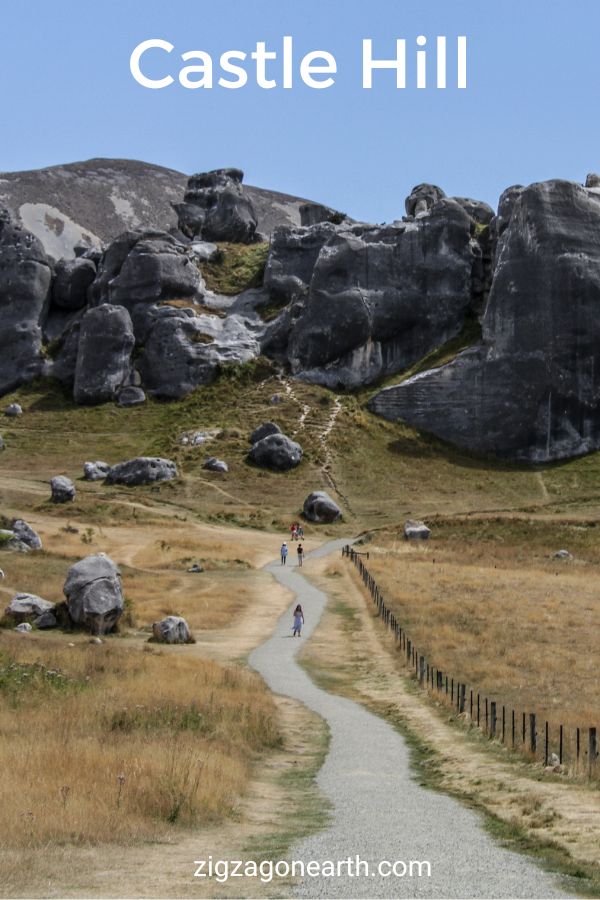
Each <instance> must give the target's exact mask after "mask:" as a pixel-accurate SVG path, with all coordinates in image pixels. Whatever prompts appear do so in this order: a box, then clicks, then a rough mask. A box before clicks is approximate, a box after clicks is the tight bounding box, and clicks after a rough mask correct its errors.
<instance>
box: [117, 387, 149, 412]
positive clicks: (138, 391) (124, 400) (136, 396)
mask: <svg viewBox="0 0 600 900" xmlns="http://www.w3.org/2000/svg"><path fill="white" fill-rule="evenodd" d="M145 402H146V394H145V392H144V390H143V389H142V388H141V387H138V386H137V385H135V384H129V385H127V386H126V387H124V388H121V390H120V391H119V395H118V397H117V403H118V405H119V406H127V407H130V406H142V405H143V404H144V403H145Z"/></svg>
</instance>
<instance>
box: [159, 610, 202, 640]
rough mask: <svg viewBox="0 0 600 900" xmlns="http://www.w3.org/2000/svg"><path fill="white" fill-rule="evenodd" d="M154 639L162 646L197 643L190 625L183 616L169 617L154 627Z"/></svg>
mask: <svg viewBox="0 0 600 900" xmlns="http://www.w3.org/2000/svg"><path fill="white" fill-rule="evenodd" d="M152 637H153V638H154V640H155V641H158V642H159V643H161V644H193V643H195V641H194V638H193V636H192V633H191V631H190V628H189V625H188V623H187V622H186V620H185V619H184V618H182V617H181V616H167V617H166V618H165V619H162V620H161V621H160V622H155V623H154V624H153V626H152Z"/></svg>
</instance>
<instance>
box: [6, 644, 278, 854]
mask: <svg viewBox="0 0 600 900" xmlns="http://www.w3.org/2000/svg"><path fill="white" fill-rule="evenodd" d="M165 663H166V660H165V658H164V657H163V656H162V654H160V653H157V652H155V651H151V652H145V653H139V652H135V651H134V652H132V651H131V650H130V651H129V652H125V651H124V650H122V649H121V648H118V647H116V646H115V645H114V642H113V643H111V644H105V645H102V646H96V645H89V644H77V645H76V646H75V647H66V646H64V645H63V646H59V645H57V644H56V642H54V641H52V642H51V641H47V642H43V641H41V640H38V641H37V642H36V643H35V645H33V644H32V643H29V642H24V641H23V640H22V639H21V640H19V638H18V637H16V636H13V635H5V636H4V637H3V639H2V652H1V654H0V756H1V757H2V760H3V765H2V767H1V769H0V794H1V795H2V798H3V802H2V804H1V806H0V833H2V835H3V842H4V844H5V846H7V847H8V846H10V847H16V848H18V847H26V846H31V847H35V846H42V845H46V844H48V843H65V842H66V843H87V842H93V843H98V842H104V841H106V842H118V843H121V844H128V843H133V842H137V841H141V840H147V839H156V838H159V837H161V836H164V835H165V832H166V830H167V829H168V828H169V827H173V826H175V825H183V826H189V825H194V824H201V823H206V822H212V821H216V820H218V819H221V818H223V817H226V816H231V815H233V814H234V813H235V810H236V807H237V804H238V800H239V797H240V795H241V793H242V792H243V789H244V786H245V783H246V780H247V777H248V771H249V768H250V765H251V763H252V761H253V759H254V758H255V757H256V754H257V753H260V752H261V751H264V750H265V749H268V748H272V747H275V746H278V744H279V741H280V736H279V732H278V728H277V724H276V710H275V705H274V703H273V701H272V699H271V697H270V695H269V694H268V692H267V690H266V688H264V686H263V685H262V683H261V682H260V680H259V679H258V678H256V677H254V676H253V675H252V674H250V673H247V672H244V671H242V670H239V669H231V668H224V667H222V666H219V665H217V664H216V663H212V662H209V661H207V660H201V659H198V658H190V657H176V656H174V655H170V656H169V660H168V665H165Z"/></svg>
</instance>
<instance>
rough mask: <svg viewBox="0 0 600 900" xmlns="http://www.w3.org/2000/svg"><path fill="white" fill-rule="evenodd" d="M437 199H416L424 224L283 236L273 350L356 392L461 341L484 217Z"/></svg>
mask: <svg viewBox="0 0 600 900" xmlns="http://www.w3.org/2000/svg"><path fill="white" fill-rule="evenodd" d="M435 196H437V195H432V196H430V195H429V194H427V195H426V196H424V197H423V198H421V199H418V200H414V198H413V200H414V203H413V201H411V203H410V204H408V206H409V208H411V209H414V210H418V214H417V215H416V217H415V218H411V219H410V220H406V221H404V222H397V223H394V224H393V225H389V226H382V227H373V226H366V225H359V224H352V223H347V224H342V225H340V226H335V225H333V224H331V223H324V224H320V225H315V226H314V227H312V228H307V229H285V230H284V229H279V230H277V231H276V232H275V235H274V238H273V241H272V244H271V252H270V254H269V259H268V262H267V267H266V272H265V286H266V288H267V289H268V290H269V292H270V294H271V297H272V301H273V302H274V303H280V304H281V305H282V306H283V307H285V309H284V311H283V313H282V314H281V316H280V317H279V319H278V320H277V321H276V322H275V323H274V324H273V325H272V326H271V327H270V330H269V332H268V334H267V336H266V338H265V342H264V346H265V348H266V350H267V352H269V353H271V354H273V355H274V356H276V358H281V359H285V360H287V362H288V363H289V364H290V366H291V370H292V372H293V373H294V374H295V375H297V377H298V378H300V379H302V380H305V381H312V382H316V383H319V384H323V385H326V386H329V387H332V388H335V389H340V388H341V389H348V388H356V387H359V386H360V385H363V384H366V383H369V382H372V381H375V380H376V379H378V378H381V377H383V376H387V375H390V374H393V373H395V372H398V371H400V370H402V369H404V368H406V367H408V366H410V365H412V364H413V363H415V362H416V361H418V360H419V359H421V358H422V357H423V356H425V355H426V354H427V353H429V352H430V351H431V350H433V349H434V348H436V347H439V346H440V345H441V344H443V343H445V342H446V341H448V340H450V339H451V338H453V337H455V336H456V335H457V334H458V333H459V332H460V331H461V329H462V328H463V325H464V323H465V319H466V317H467V315H468V314H469V313H472V312H473V309H474V306H475V305H476V302H477V294H478V293H479V292H480V284H479V283H478V285H477V290H475V289H474V281H475V279H476V278H478V279H479V282H481V280H482V278H483V275H484V272H483V252H482V249H481V246H480V244H479V243H478V241H477V240H476V239H475V237H474V231H475V225H476V223H475V220H474V219H473V218H471V216H470V215H469V214H468V212H467V211H466V210H465V209H464V208H463V206H461V204H460V203H458V202H456V201H454V200H449V199H444V198H441V199H440V198H438V199H437V200H435ZM426 201H427V202H426ZM429 201H431V206H428V205H427V203H428V202H429Z"/></svg>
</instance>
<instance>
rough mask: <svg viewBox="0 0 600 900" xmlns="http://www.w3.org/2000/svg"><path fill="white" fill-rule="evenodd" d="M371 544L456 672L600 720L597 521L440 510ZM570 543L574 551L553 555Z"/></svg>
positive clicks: (415, 623)
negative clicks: (414, 533) (446, 516)
mask: <svg viewBox="0 0 600 900" xmlns="http://www.w3.org/2000/svg"><path fill="white" fill-rule="evenodd" d="M430 524H431V525H432V529H433V531H432V538H431V540H430V541H429V542H428V544H421V545H409V544H407V543H406V542H405V541H403V540H402V537H401V532H400V530H398V531H395V532H392V531H386V532H385V533H381V534H379V535H376V536H375V537H374V540H373V541H372V542H370V543H369V547H368V549H369V552H370V554H371V556H370V559H369V561H368V567H369V570H370V571H371V572H372V574H373V575H374V576H375V578H376V580H377V582H378V584H379V586H380V587H381V589H382V591H383V594H384V596H385V600H386V603H387V605H388V606H389V607H390V608H391V609H392V611H393V612H394V613H395V614H396V616H397V618H398V619H399V621H400V622H401V624H402V625H403V626H404V627H406V629H407V631H408V632H409V634H410V636H411V638H412V639H413V641H414V642H415V643H416V646H417V647H418V648H419V651H420V652H421V653H423V654H425V655H426V656H427V658H428V659H429V660H430V661H431V662H432V663H433V664H434V665H435V666H436V667H438V668H440V669H442V670H443V671H447V672H448V674H451V675H453V676H454V678H456V679H458V680H460V681H464V682H466V683H467V684H468V685H470V686H473V687H476V688H477V689H480V690H481V691H482V692H483V693H485V694H486V695H487V696H489V697H491V698H493V699H497V700H498V701H499V702H500V703H503V704H506V705H507V706H509V707H515V708H516V709H518V710H523V711H527V710H529V711H532V712H534V711H535V712H537V713H538V715H539V716H541V717H546V718H548V719H549V720H550V721H552V722H554V723H556V724H560V723H562V724H563V725H565V726H571V727H573V728H574V727H577V726H580V727H585V726H591V725H597V724H600V722H599V721H598V720H599V719H600V715H599V710H598V695H597V678H596V677H595V670H596V660H597V658H598V654H599V653H600V606H599V605H598V602H597V589H596V584H597V581H598V577H599V576H600V547H599V546H598V541H597V536H596V532H597V527H596V523H595V522H592V523H588V524H587V525H586V524H585V523H583V522H573V523H569V522H552V521H537V522H536V521H527V520H524V519H514V520H511V519H493V518H491V519H481V520H472V519H469V520H465V519H462V520H454V521H453V520H437V521H435V520H433V521H431V522H430ZM562 547H566V548H567V549H570V550H571V552H572V553H573V554H574V556H575V559H574V560H573V561H572V562H569V561H567V562H565V561H563V560H557V559H553V553H554V552H555V551H556V550H558V549H560V548H562Z"/></svg>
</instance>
